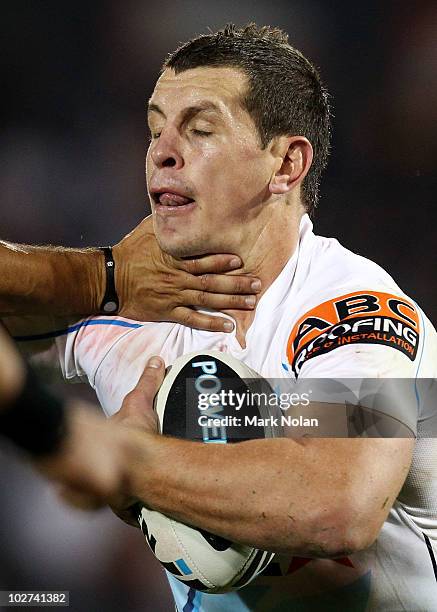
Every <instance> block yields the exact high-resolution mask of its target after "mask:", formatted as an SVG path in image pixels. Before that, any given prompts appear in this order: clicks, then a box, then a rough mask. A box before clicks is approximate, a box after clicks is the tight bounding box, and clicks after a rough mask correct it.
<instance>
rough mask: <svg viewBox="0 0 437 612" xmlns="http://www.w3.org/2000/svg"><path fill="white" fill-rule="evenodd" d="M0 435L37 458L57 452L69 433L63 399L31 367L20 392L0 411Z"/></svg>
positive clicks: (28, 368)
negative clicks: (67, 431) (50, 391)
mask: <svg viewBox="0 0 437 612" xmlns="http://www.w3.org/2000/svg"><path fill="white" fill-rule="evenodd" d="M0 434H2V435H4V436H6V437H7V438H9V439H10V440H11V441H12V442H14V444H16V445H17V446H20V447H21V448H22V449H24V450H26V451H27V452H29V453H30V454H31V455H34V456H37V457H39V456H42V455H49V454H52V453H54V452H56V451H57V450H58V448H59V446H60V444H61V442H62V440H63V439H64V437H65V435H66V422H65V410H64V404H63V402H62V400H60V399H58V398H56V397H55V396H53V395H52V394H51V393H49V391H48V390H47V389H46V388H45V387H44V385H43V384H42V383H41V382H40V381H39V380H38V377H37V376H36V374H35V373H34V372H33V370H32V369H31V368H30V367H29V366H27V371H26V379H25V382H24V386H23V388H22V391H21V393H20V395H19V396H18V397H17V398H16V399H15V401H14V402H13V403H12V404H10V405H9V406H8V407H7V408H5V409H4V410H1V411H0Z"/></svg>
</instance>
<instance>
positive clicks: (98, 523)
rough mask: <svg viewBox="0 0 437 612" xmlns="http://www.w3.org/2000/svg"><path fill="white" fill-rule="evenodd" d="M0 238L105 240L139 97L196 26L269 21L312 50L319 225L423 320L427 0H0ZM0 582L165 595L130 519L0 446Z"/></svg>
mask: <svg viewBox="0 0 437 612" xmlns="http://www.w3.org/2000/svg"><path fill="white" fill-rule="evenodd" d="M0 10H1V12H0V15H1V17H0V29H1V39H0V40H1V42H0V64H1V97H0V104H1V105H2V111H3V112H2V129H1V141H0V158H1V164H0V187H1V216H0V218H1V226H0V227H1V230H0V237H1V238H2V239H6V240H11V241H17V242H29V243H41V244H42V243H53V244H64V245H71V246H89V245H95V244H108V243H113V242H116V241H117V240H118V239H119V238H120V237H121V236H122V235H124V234H125V233H127V232H128V231H129V230H130V229H131V228H132V227H133V226H135V225H136V224H137V223H138V221H139V220H140V219H141V218H142V217H143V216H144V215H145V214H146V213H147V212H148V210H147V208H146V203H145V181H144V172H143V160H144V155H145V148H146V144H145V140H146V137H147V130H146V124H145V112H144V109H145V101H146V100H147V98H148V97H149V96H150V95H151V92H152V90H153V86H154V81H155V79H156V76H157V74H158V71H159V68H160V66H161V63H162V61H163V59H164V57H165V55H166V54H167V53H168V52H169V51H171V50H173V49H174V48H175V47H176V46H177V45H178V43H180V42H183V41H185V40H186V39H188V38H189V37H191V36H192V35H194V34H196V33H202V32H204V31H205V30H206V28H207V27H210V28H212V29H217V28H219V27H222V26H223V25H224V24H225V23H226V22H229V21H233V22H235V23H237V24H240V25H241V24H244V23H246V22H248V21H252V20H253V21H256V22H257V23H259V24H265V23H268V24H271V25H277V26H280V27H282V28H283V29H285V30H286V31H287V32H288V33H289V34H290V42H291V44H293V45H294V46H296V47H298V48H299V49H301V50H302V51H303V52H304V54H305V55H307V56H308V57H309V58H310V59H311V60H312V61H313V62H314V63H315V64H316V65H317V66H319V67H320V69H321V73H322V77H323V80H324V82H325V84H326V85H327V87H328V89H329V90H330V92H331V94H332V97H333V106H334V115H335V117H334V139H333V151H332V156H331V161H330V164H329V167H328V170H327V172H326V174H325V177H324V181H323V185H322V193H321V200H320V204H319V208H318V210H317V211H316V215H315V219H314V222H315V230H316V233H319V234H322V235H332V236H335V237H337V238H338V239H339V240H340V241H341V242H342V243H343V244H344V245H345V246H347V247H348V248H350V249H352V250H354V251H356V252H358V253H360V254H362V255H364V256H366V257H369V258H370V259H373V260H374V261H376V262H377V263H379V264H381V265H382V266H383V267H384V268H386V269H387V270H388V272H389V273H390V274H391V275H392V276H393V277H394V278H395V280H396V281H397V282H398V284H399V285H400V287H401V288H402V289H403V290H404V291H405V292H406V293H407V294H409V295H410V296H411V297H413V298H414V299H416V300H417V301H418V302H419V303H420V304H421V306H422V307H423V309H424V310H425V312H426V313H427V314H428V316H429V317H430V318H431V320H432V321H433V322H434V323H435V322H436V320H437V300H436V286H435V280H434V275H435V268H436V242H437V231H436V220H437V214H436V207H435V196H434V194H435V191H436V187H437V171H436V167H435V165H436V164H435V162H436V160H437V78H436V74H437V4H436V3H435V2H432V1H418V2H415V3H414V4H412V3H400V2H394V1H390V0H386V1H384V2H380V1H377V0H370V1H367V2H365V3H357V2H353V3H352V2H346V0H339V1H337V2H336V3H332V2H327V1H322V0H319V1H316V0H312V1H308V0H307V1H304V0H300V1H299V0H270V1H269V2H268V3H267V2H266V3H264V5H262V4H260V3H259V4H257V3H255V2H250V1H248V0H240V2H239V3H238V5H237V3H236V2H235V0H221V2H220V3H219V2H213V1H212V0H204V1H203V2H194V1H192V0H189V1H185V2H177V1H170V0H160V1H159V2H158V1H157V0H149V1H140V0H126V1H124V2H115V1H111V0H108V1H106V2H99V1H95V2H87V3H85V2H81V1H76V2H75V3H63V2H55V1H50V2H44V1H38V2H35V1H34V2H30V1H27V2H24V1H16V2H10V3H5V2H4V3H2V5H1V9H0ZM0 459H1V465H0V486H1V489H2V494H1V496H2V499H1V500H0V501H1V503H0V588H3V589H5V588H8V589H11V588H15V589H30V588H34V589H38V588H40V589H41V588H45V589H52V588H59V589H69V590H70V591H71V609H72V610H80V611H82V610H86V611H88V610H90V611H91V610H98V609H100V608H104V609H105V610H107V611H109V612H112V611H116V610H132V611H137V610H138V611H140V610H142V611H148V610H153V611H160V610H171V609H172V607H171V603H170V599H169V597H168V591H167V588H166V585H165V582H164V581H163V580H162V576H161V574H160V572H159V570H157V569H156V565H155V564H153V562H151V559H150V555H149V553H148V551H147V550H146V545H145V543H144V542H143V541H142V536H141V535H140V534H139V533H137V532H136V530H133V529H131V528H128V527H125V526H124V525H123V524H121V523H120V522H119V521H118V520H117V519H115V518H113V517H112V515H111V514H110V513H109V512H101V513H98V514H97V515H82V514H79V513H76V512H71V511H70V510H67V509H66V508H64V507H62V506H61V505H60V504H59V502H57V501H56V498H55V496H54V494H53V492H52V491H51V489H50V487H49V486H48V485H43V484H42V483H41V482H40V481H39V480H38V479H36V478H35V477H34V476H33V474H32V473H31V472H30V471H29V470H28V469H27V468H26V467H24V466H23V465H21V464H20V463H18V462H16V461H15V460H14V459H13V458H12V457H10V455H9V453H5V452H4V451H3V454H2V455H1V456H0Z"/></svg>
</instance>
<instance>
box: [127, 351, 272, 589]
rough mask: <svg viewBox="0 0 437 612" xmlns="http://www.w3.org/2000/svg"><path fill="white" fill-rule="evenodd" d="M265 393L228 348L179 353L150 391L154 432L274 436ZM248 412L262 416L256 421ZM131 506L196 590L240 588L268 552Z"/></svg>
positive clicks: (157, 550)
mask: <svg viewBox="0 0 437 612" xmlns="http://www.w3.org/2000/svg"><path fill="white" fill-rule="evenodd" d="M269 393H272V389H271V387H270V386H269V385H268V383H267V382H266V381H265V380H263V379H262V378H261V377H260V376H259V375H258V374H257V373H256V372H254V371H253V370H251V369H250V368H249V367H248V366H246V365H245V364H243V363H241V362H240V361H238V360H237V359H234V358H233V357H231V356H229V355H225V354H223V353H219V352H213V351H211V352H204V353H191V354H190V355H185V356H183V357H181V358H179V359H177V360H176V361H175V363H174V364H173V366H172V367H171V368H169V370H168V371H167V375H166V377H165V379H164V382H163V384H162V386H161V388H160V390H159V392H158V394H157V396H156V400H155V410H156V413H157V416H158V419H159V427H160V432H161V433H162V434H163V435H169V436H173V437H178V438H184V439H189V440H195V441H203V442H204V443H208V444H211V443H220V444H232V443H236V442H239V441H241V440H244V439H254V438H266V437H275V436H278V435H280V434H281V432H280V431H279V429H278V428H275V427H272V426H270V425H269V424H268V421H267V419H266V417H269V416H278V414H277V413H276V412H274V411H275V410H277V408H275V407H271V406H269V405H268V402H267V401H263V398H264V397H265V396H268V394H269ZM246 417H247V418H246ZM253 417H256V419H258V418H259V419H265V422H266V423H267V424H266V425H265V426H260V425H259V424H255V420H256V419H255V420H254V419H253ZM279 421H280V420H279ZM250 423H252V425H251V424H250ZM175 460H177V459H175ZM136 512H137V518H138V522H139V524H140V527H141V529H142V531H143V533H144V535H145V537H146V540H147V542H148V544H149V546H150V548H151V549H152V552H153V554H154V555H155V557H156V558H157V559H158V560H159V561H160V562H161V564H162V565H163V566H164V567H165V568H166V569H167V570H168V571H169V572H171V573H172V574H173V575H174V576H175V577H176V578H178V579H179V580H181V581H182V582H184V583H185V584H186V585H187V586H189V587H193V588H195V589H197V590H200V591H204V592H207V593H224V592H226V591H230V590H234V589H239V588H241V587H243V586H244V585H246V584H248V583H249V582H250V581H251V580H253V579H254V578H255V577H256V576H257V575H258V574H260V573H261V572H262V571H263V570H264V569H265V568H266V567H267V565H268V564H269V563H270V561H271V560H272V558H273V556H274V555H273V553H270V552H266V551H263V550H258V549H256V548H252V547H250V546H245V545H243V544H236V543H234V542H230V541H229V540H226V539H225V538H222V537H219V536H216V535H214V534H211V533H208V532H206V531H204V530H202V529H196V528H194V527H189V526H188V525H184V524H182V523H179V522H178V521H175V520H173V519H171V518H168V517H166V516H164V515H163V514H161V513H159V512H155V511H152V510H149V509H148V508H146V507H145V506H143V505H140V504H137V506H136Z"/></svg>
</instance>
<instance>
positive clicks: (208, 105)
mask: <svg viewBox="0 0 437 612" xmlns="http://www.w3.org/2000/svg"><path fill="white" fill-rule="evenodd" d="M205 111H210V112H214V113H217V114H218V115H223V112H222V111H221V109H220V107H219V106H217V104H214V102H210V101H208V100H205V102H199V104H196V105H195V106H188V107H187V108H184V110H183V111H182V120H183V121H187V120H189V119H192V118H193V117H194V116H195V115H197V114H198V113H201V112H205ZM152 112H155V113H158V114H159V115H161V116H162V117H164V119H166V118H167V117H166V114H165V113H164V111H163V110H162V108H161V107H160V106H158V104H155V103H154V102H149V104H148V108H147V113H148V114H149V113H152Z"/></svg>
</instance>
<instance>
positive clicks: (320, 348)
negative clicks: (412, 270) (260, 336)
mask: <svg viewBox="0 0 437 612" xmlns="http://www.w3.org/2000/svg"><path fill="white" fill-rule="evenodd" d="M422 343H423V337H422V328H421V321H420V316H419V311H418V308H417V306H416V305H415V304H414V303H413V302H412V301H411V300H409V299H408V298H406V297H404V296H399V295H394V294H392V293H387V292H383V291H370V290H369V291H367V290H366V291H354V292H348V293H340V295H338V296H337V297H335V298H332V299H329V300H326V301H324V302H322V303H320V304H318V305H317V306H315V307H313V308H311V309H310V310H308V311H307V312H305V313H304V314H303V315H302V316H301V317H299V319H298V321H297V322H296V323H295V325H294V326H293V329H292V330H291V333H290V335H289V338H288V342H287V359H288V363H289V366H290V368H291V370H292V371H293V373H294V375H295V376H296V377H297V378H298V379H299V380H304V379H311V380H312V381H314V385H313V386H315V388H316V389H317V394H316V396H318V397H319V398H320V401H325V402H327V403H333V400H331V401H330V399H329V393H328V392H327V390H328V389H334V390H335V389H340V388H341V389H345V388H348V389H349V391H350V394H349V395H348V400H347V401H349V402H352V400H351V399H350V398H353V401H354V402H355V403H356V404H357V405H360V406H362V407H363V410H364V409H367V410H368V411H369V413H370V414H372V415H373V416H374V417H375V418H376V416H378V415H379V416H380V417H381V419H383V418H386V417H387V419H386V420H387V421H390V422H391V423H396V422H398V423H399V424H400V425H401V426H405V427H406V428H407V430H408V431H410V432H412V433H414V435H415V434H416V431H417V420H418V416H419V413H418V409H419V404H418V401H417V397H416V395H417V394H416V377H417V372H418V364H419V362H420V354H421V350H422ZM320 380H323V381H325V382H324V383H323V385H322V383H320V382H319V383H317V381H320ZM327 381H331V383H330V384H328V382H327ZM334 381H335V384H334ZM334 396H335V391H334ZM401 428H402V427H401ZM391 431H394V432H396V431H399V429H396V427H395V428H394V429H392V430H391Z"/></svg>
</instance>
